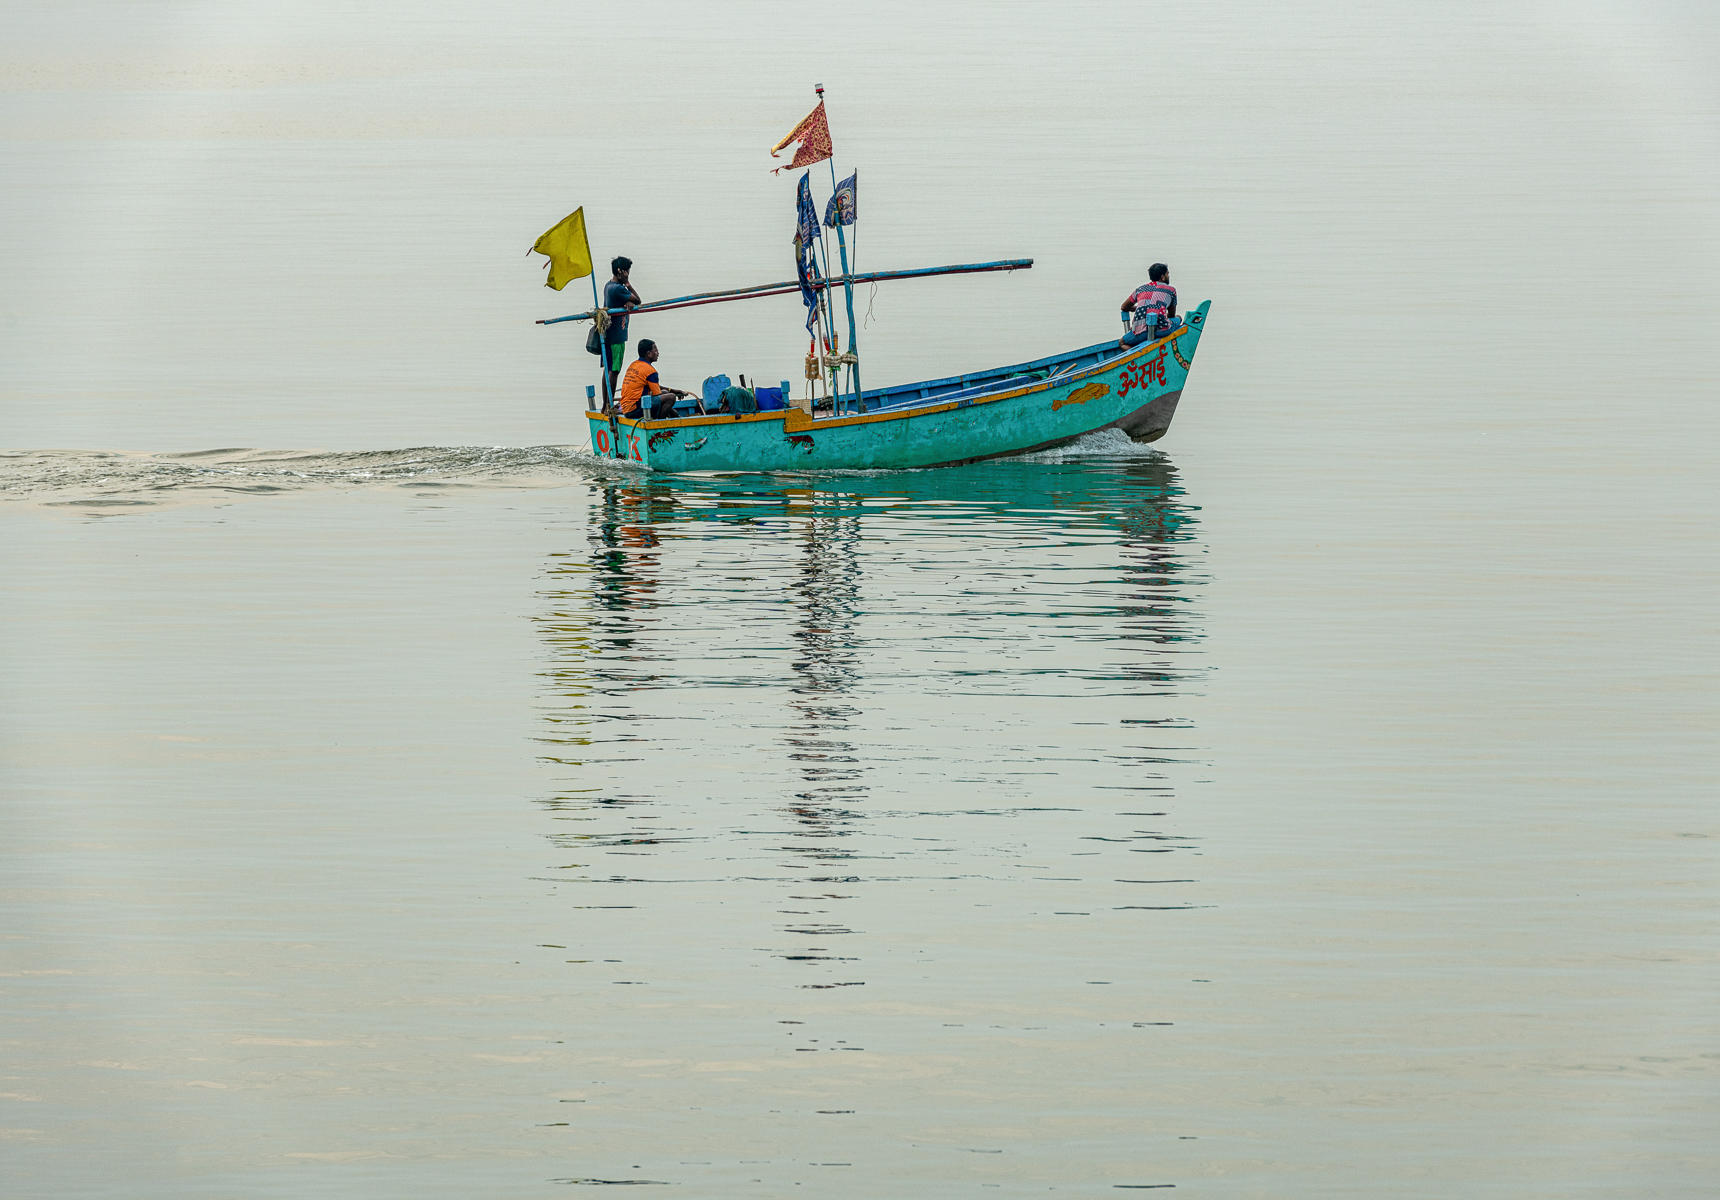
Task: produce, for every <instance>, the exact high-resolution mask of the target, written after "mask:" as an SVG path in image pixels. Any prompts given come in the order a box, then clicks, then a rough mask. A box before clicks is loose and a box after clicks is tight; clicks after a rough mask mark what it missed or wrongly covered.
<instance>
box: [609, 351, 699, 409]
mask: <svg viewBox="0 0 1720 1200" xmlns="http://www.w3.org/2000/svg"><path fill="white" fill-rule="evenodd" d="M656 361H657V343H656V342H654V341H652V340H651V339H650V338H645V339H643V340H642V341H641V342H640V343H639V357H638V358H637V359H636V360H634V363H633V365H632V366H630V367H628V368H627V374H626V375H624V376H622V378H621V397H620V412H621V415H622V416H624V417H630V418H633V419H636V420H637V419H644V420H648V421H657V420H661V419H662V418H664V417H668V416H673V415H674V412H675V400H676V399H677V398H678V397H681V396H691V395H692V393H691V392H683V391H682V390H681V389H680V388H666V387H664V386H663V385H662V382H661V381H660V380H659V379H658V378H657V368H656V366H655V365H654V364H655V363H656ZM647 397H649V402H648V403H647V402H646V398H647Z"/></svg>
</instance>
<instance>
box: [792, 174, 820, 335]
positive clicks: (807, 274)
mask: <svg viewBox="0 0 1720 1200" xmlns="http://www.w3.org/2000/svg"><path fill="white" fill-rule="evenodd" d="M817 243H818V210H817V209H816V208H814V207H813V206H812V184H811V182H810V181H809V180H808V179H807V176H806V175H805V174H803V175H801V177H800V188H799V194H798V195H797V196H796V197H795V212H794V266H795V277H796V278H797V279H798V280H799V281H800V299H801V302H802V303H803V304H805V305H806V331H807V332H808V333H811V332H812V327H813V326H814V325H816V324H818V291H817V289H816V287H815V286H814V284H815V283H816V281H817V279H818V260H817V259H816V258H814V257H813V253H812V248H813V246H815V245H817Z"/></svg>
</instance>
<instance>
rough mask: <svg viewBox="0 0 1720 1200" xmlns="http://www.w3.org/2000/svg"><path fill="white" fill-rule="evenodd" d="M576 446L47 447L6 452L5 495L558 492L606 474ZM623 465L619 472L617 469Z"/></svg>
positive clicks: (42, 498) (82, 501) (109, 497)
mask: <svg viewBox="0 0 1720 1200" xmlns="http://www.w3.org/2000/svg"><path fill="white" fill-rule="evenodd" d="M604 466H605V464H602V463H600V462H599V460H597V459H596V458H594V457H593V456H592V455H591V453H590V452H589V451H586V450H581V449H577V448H575V447H571V446H525V447H508V446H419V447H414V448H411V449H406V450H359V451H347V452H330V451H319V450H242V449H228V450H198V451H192V452H189V453H183V454H147V453H137V452H129V451H90V450H78V451H68V450H40V451H29V450H26V451H10V452H7V453H4V454H0V499H4V500H11V501H25V502H30V503H35V504H48V505H53V504H66V505H77V506H80V507H100V506H103V505H108V506H114V507H139V506H149V505H153V504H163V503H172V502H175V501H176V500H186V499H196V498H203V499H210V498H214V497H215V496H218V495H221V494H228V495H233V494H241V495H267V494H271V493H280V492H304V491H315V490H328V489H333V488H339V489H349V488H367V487H401V486H410V487H413V488H418V489H422V488H438V487H442V488H458V487H557V486H561V485H564V484H567V483H570V482H573V481H575V480H577V479H581V478H591V477H593V475H594V474H596V473H599V472H601V471H603V469H604ZM611 469H613V468H611Z"/></svg>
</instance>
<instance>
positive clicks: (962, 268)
mask: <svg viewBox="0 0 1720 1200" xmlns="http://www.w3.org/2000/svg"><path fill="white" fill-rule="evenodd" d="M1032 266H1033V260H1032V259H1031V258H1006V259H999V260H998V261H997V262H988V263H961V264H957V265H955V266H948V267H916V268H912V269H908V270H900V271H862V272H856V273H854V274H845V275H840V276H837V277H835V278H826V279H821V280H819V281H818V282H817V283H816V284H815V285H814V286H815V287H817V288H818V289H819V290H821V291H822V290H824V289H826V288H831V287H835V286H836V285H837V284H840V283H849V284H853V283H879V282H882V281H884V280H888V279H925V278H929V277H930V276H933V275H974V274H979V273H981V272H985V271H1025V270H1028V269H1029V268H1031V267H1032ZM799 290H800V285H799V284H798V283H796V282H795V281H794V280H792V279H786V280H783V281H782V282H781V283H760V284H755V285H753V286H752V287H744V288H733V289H730V290H728V291H721V292H694V293H693V294H691V295H687V296H674V297H671V298H670V299H668V300H658V301H655V302H653V303H650V304H641V305H639V306H638V307H637V308H633V309H620V308H616V309H611V310H610V311H611V312H616V313H619V312H631V313H632V315H634V316H638V315H639V314H640V313H648V312H668V311H669V310H671V309H676V308H696V307H698V306H699V305H701V304H727V303H728V302H729V301H731V300H757V299H760V298H762V297H764V296H782V295H787V294H788V293H789V292H798V291H799ZM593 311H595V308H594V309H593ZM591 317H592V314H591V313H590V312H580V313H570V314H568V315H567V316H565V317H544V318H542V319H540V320H538V321H537V322H536V324H538V325H559V324H561V323H562V322H563V321H589V320H591Z"/></svg>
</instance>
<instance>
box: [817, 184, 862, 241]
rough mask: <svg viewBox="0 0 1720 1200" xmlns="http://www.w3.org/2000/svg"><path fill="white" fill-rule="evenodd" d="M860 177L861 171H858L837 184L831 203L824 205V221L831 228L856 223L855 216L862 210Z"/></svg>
mask: <svg viewBox="0 0 1720 1200" xmlns="http://www.w3.org/2000/svg"><path fill="white" fill-rule="evenodd" d="M859 178H860V172H858V171H856V172H854V174H852V175H850V176H849V177H848V178H847V179H844V180H843V181H842V182H841V183H839V184H837V185H836V191H835V192H834V193H833V194H832V195H831V197H830V203H829V204H826V205H825V206H824V223H825V224H826V225H828V226H830V228H832V229H835V228H836V227H837V226H838V225H852V224H854V218H855V217H856V216H858V215H859V211H860V195H859V193H860V184H859V182H858V180H859Z"/></svg>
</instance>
